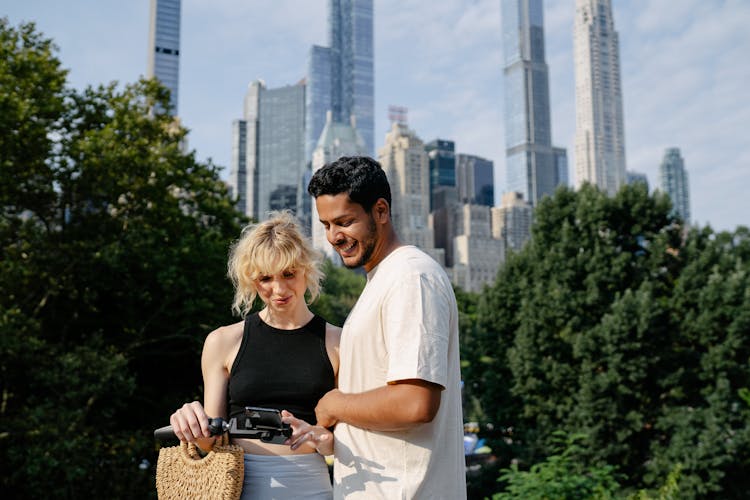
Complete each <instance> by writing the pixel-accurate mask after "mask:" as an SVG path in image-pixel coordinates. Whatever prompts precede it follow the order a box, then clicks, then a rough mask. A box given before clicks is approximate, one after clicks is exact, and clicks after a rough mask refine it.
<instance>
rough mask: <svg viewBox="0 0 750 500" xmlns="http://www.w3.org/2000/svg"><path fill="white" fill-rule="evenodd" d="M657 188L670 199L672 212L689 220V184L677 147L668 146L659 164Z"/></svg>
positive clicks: (683, 161) (687, 221) (683, 162)
mask: <svg viewBox="0 0 750 500" xmlns="http://www.w3.org/2000/svg"><path fill="white" fill-rule="evenodd" d="M659 189H661V190H662V191H664V192H665V193H667V194H668V195H669V197H670V198H671V199H672V213H673V214H674V215H677V216H678V217H680V218H681V219H682V220H684V221H685V223H689V222H690V186H689V185H688V173H687V170H685V160H684V159H683V158H682V156H681V155H680V149H679V148H668V149H667V150H666V151H665V152H664V159H663V160H662V161H661V165H659Z"/></svg>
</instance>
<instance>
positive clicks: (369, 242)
mask: <svg viewBox="0 0 750 500" xmlns="http://www.w3.org/2000/svg"><path fill="white" fill-rule="evenodd" d="M368 229H369V234H368V235H367V239H366V240H359V241H358V242H357V243H358V244H359V245H360V246H361V247H362V256H361V257H360V258H359V259H357V261H356V262H354V263H353V264H347V263H346V262H344V259H343V258H342V259H341V261H342V262H344V266H345V267H347V268H348V269H354V268H357V267H360V266H364V265H365V264H367V262H368V261H369V260H370V258H371V257H372V254H373V253H374V252H375V243H376V242H375V239H376V237H375V235H376V234H377V230H378V229H377V227H376V226H375V220H374V219H373V218H372V217H370V225H369V228H368Z"/></svg>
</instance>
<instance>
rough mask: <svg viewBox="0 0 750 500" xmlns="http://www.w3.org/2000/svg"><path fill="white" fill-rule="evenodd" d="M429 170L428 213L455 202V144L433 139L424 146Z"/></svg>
mask: <svg viewBox="0 0 750 500" xmlns="http://www.w3.org/2000/svg"><path fill="white" fill-rule="evenodd" d="M424 149H425V151H426V152H427V159H428V164H429V169H430V212H432V211H434V210H438V209H440V208H443V207H444V206H445V205H446V204H447V203H448V202H449V201H455V198H456V196H455V187H456V144H455V143H454V142H453V141H447V140H445V139H435V140H434V141H430V142H428V143H427V144H425V146H424ZM451 193H452V194H451Z"/></svg>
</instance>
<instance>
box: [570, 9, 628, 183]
mask: <svg viewBox="0 0 750 500" xmlns="http://www.w3.org/2000/svg"><path fill="white" fill-rule="evenodd" d="M573 41H574V43H573V49H574V54H573V55H574V60H575V86H576V135H575V170H576V186H580V185H581V184H583V183H584V182H589V183H591V184H593V185H595V186H597V187H598V188H600V189H601V190H603V191H605V192H607V193H608V194H610V195H613V194H615V193H616V192H617V190H618V189H619V188H620V186H622V185H623V184H624V183H625V182H626V175H625V127H624V118H623V111H622V87H621V83H620V54H619V39H618V35H617V31H615V25H614V20H613V17H612V3H611V1H610V0H576V14H575V24H574V36H573Z"/></svg>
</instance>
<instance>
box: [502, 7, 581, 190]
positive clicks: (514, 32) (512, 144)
mask: <svg viewBox="0 0 750 500" xmlns="http://www.w3.org/2000/svg"><path fill="white" fill-rule="evenodd" d="M501 9H502V31H503V48H504V69H503V74H504V90H505V165H506V171H507V183H508V191H511V192H517V193H521V194H522V195H523V197H524V199H525V200H527V201H529V202H530V203H531V204H532V205H536V204H537V203H538V202H539V200H540V199H541V197H542V196H544V195H551V194H552V193H553V191H554V190H555V187H556V186H557V185H558V184H561V183H563V182H565V180H566V179H567V172H564V173H563V172H559V168H560V167H561V166H566V165H567V163H565V162H561V161H559V158H557V156H559V151H558V152H557V154H556V152H555V151H553V148H552V127H551V119H550V98H549V82H548V69H547V63H546V62H545V60H544V13H543V7H542V0H502V1H501ZM555 149H557V150H559V149H560V148H555ZM563 151H564V150H563ZM563 174H564V175H563Z"/></svg>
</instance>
